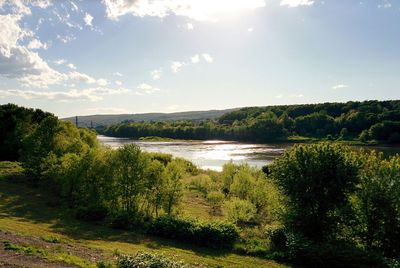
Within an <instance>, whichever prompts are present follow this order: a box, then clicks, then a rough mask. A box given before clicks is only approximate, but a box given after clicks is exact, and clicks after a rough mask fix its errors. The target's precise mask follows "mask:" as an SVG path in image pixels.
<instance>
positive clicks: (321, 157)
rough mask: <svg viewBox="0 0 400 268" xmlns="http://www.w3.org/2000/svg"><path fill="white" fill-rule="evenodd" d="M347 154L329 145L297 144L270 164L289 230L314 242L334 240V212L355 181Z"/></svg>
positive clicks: (342, 148) (335, 217)
mask: <svg viewBox="0 0 400 268" xmlns="http://www.w3.org/2000/svg"><path fill="white" fill-rule="evenodd" d="M348 152H349V149H348V148H346V147H342V146H340V145H335V144H329V143H322V144H315V145H299V146H295V147H294V148H293V149H291V150H289V151H287V152H285V154H284V155H283V156H282V157H280V158H279V159H278V160H276V161H275V162H274V163H273V164H272V166H271V177H272V178H273V180H274V181H275V182H276V183H277V185H278V186H279V187H280V189H281V190H282V192H283V193H284V194H285V195H286V196H287V212H286V215H285V219H284V220H285V225H286V227H287V228H288V229H289V230H291V231H292V232H295V233H299V234H301V235H303V236H304V237H306V238H308V239H310V240H312V241H316V242H318V241H326V240H329V239H331V238H334V237H335V234H336V231H337V230H336V226H337V219H338V217H337V211H338V210H340V209H341V208H342V207H344V206H345V205H346V204H347V195H348V194H349V193H351V192H353V191H354V189H355V185H356V183H357V181H358V179H357V168H356V166H355V165H354V164H353V162H352V161H351V159H350V157H348Z"/></svg>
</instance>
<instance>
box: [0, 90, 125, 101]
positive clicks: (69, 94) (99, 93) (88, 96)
mask: <svg viewBox="0 0 400 268" xmlns="http://www.w3.org/2000/svg"><path fill="white" fill-rule="evenodd" d="M127 92H128V90H127V89H109V88H88V89H83V90H78V89H72V90H68V91H36V90H35V91H34V90H20V89H8V90H0V97H20V98H23V99H28V100H31V99H40V100H43V99H47V100H54V101H59V102H69V101H78V100H80V101H99V100H102V99H104V97H105V96H107V95H116V94H123V93H127Z"/></svg>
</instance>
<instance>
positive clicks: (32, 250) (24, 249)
mask: <svg viewBox="0 0 400 268" xmlns="http://www.w3.org/2000/svg"><path fill="white" fill-rule="evenodd" d="M3 244H4V249H5V250H12V251H17V252H21V253H25V254H28V255H35V256H38V255H39V256H45V255H46V254H47V252H46V250H45V249H42V248H39V247H35V246H20V245H16V244H13V243H11V242H10V241H7V240H6V241H3Z"/></svg>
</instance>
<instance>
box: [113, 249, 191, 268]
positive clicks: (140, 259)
mask: <svg viewBox="0 0 400 268" xmlns="http://www.w3.org/2000/svg"><path fill="white" fill-rule="evenodd" d="M185 267H187V265H185V264H184V263H183V262H182V261H176V260H173V259H170V258H168V257H165V256H163V255H160V254H150V253H143V252H140V253H138V254H136V255H135V256H127V255H119V256H118V261H117V268H185Z"/></svg>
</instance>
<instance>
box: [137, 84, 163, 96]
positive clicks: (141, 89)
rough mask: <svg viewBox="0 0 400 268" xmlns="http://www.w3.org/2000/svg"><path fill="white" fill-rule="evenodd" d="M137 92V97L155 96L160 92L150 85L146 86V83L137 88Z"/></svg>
mask: <svg viewBox="0 0 400 268" xmlns="http://www.w3.org/2000/svg"><path fill="white" fill-rule="evenodd" d="M137 90H138V91H136V92H135V94H136V95H143V94H153V93H155V92H157V91H160V89H159V88H155V87H152V86H150V85H148V84H145V83H142V84H140V85H139V86H138V87H137Z"/></svg>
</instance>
